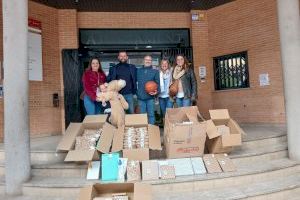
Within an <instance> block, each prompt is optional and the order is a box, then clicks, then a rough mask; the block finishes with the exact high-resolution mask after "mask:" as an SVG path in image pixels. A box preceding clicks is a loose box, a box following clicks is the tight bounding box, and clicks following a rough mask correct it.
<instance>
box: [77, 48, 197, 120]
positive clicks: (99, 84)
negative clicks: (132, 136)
mask: <svg viewBox="0 0 300 200" xmlns="http://www.w3.org/2000/svg"><path fill="white" fill-rule="evenodd" d="M118 60H119V63H118V64H116V65H115V66H113V67H110V69H109V73H108V75H107V76H106V75H105V73H104V71H103V69H102V67H101V62H100V59H99V58H91V60H90V62H89V67H88V68H87V69H86V71H85V72H84V74H83V77H82V81H83V87H84V97H83V101H84V107H85V110H86V113H87V114H88V115H95V114H101V113H103V112H104V110H105V109H106V108H107V107H109V103H108V104H106V105H105V106H103V104H101V102H97V101H96V97H97V93H98V92H101V88H105V87H104V85H105V83H108V82H110V81H112V80H119V79H122V80H125V82H126V86H125V87H124V88H123V89H122V90H121V91H120V94H122V95H123V96H124V98H125V100H126V101H127V103H128V104H129V108H128V110H127V113H129V114H133V113H134V110H135V109H134V95H136V96H137V100H138V106H139V110H140V113H147V115H148V121H149V123H150V124H154V123H155V115H154V111H155V98H156V97H157V96H158V98H159V104H160V109H161V113H162V115H163V116H164V115H165V113H166V109H167V108H172V107H173V106H174V103H176V104H177V107H187V106H191V105H192V102H195V101H196V100H197V81H196V77H195V73H194V70H193V69H192V67H191V66H190V65H189V63H188V61H187V59H186V58H185V57H184V56H183V55H177V56H176V60H175V65H174V66H173V67H171V66H170V63H169V61H168V60H167V59H162V60H161V63H160V67H159V70H157V69H154V68H153V67H152V57H151V56H150V55H147V56H145V57H144V65H143V67H142V68H138V69H137V68H136V67H135V66H134V65H132V64H128V63H127V61H128V55H127V53H126V52H125V51H121V52H119V54H118ZM148 81H154V82H155V83H156V84H157V86H158V87H157V90H156V91H152V92H150V93H147V92H146V90H145V84H146V83H147V82H148ZM175 83H176V90H175V93H174V91H173V90H172V91H170V90H171V86H172V85H173V86H172V87H174V84H175Z"/></svg>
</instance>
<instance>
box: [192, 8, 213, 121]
mask: <svg viewBox="0 0 300 200" xmlns="http://www.w3.org/2000/svg"><path fill="white" fill-rule="evenodd" d="M191 13H192V14H198V16H200V15H203V19H201V20H199V21H193V22H192V31H191V32H192V34H191V35H192V45H193V58H194V71H195V74H196V77H197V83H198V101H197V103H198V108H199V110H200V112H201V114H202V115H203V116H204V117H206V118H208V117H209V115H208V109H211V108H212V106H213V105H212V92H211V91H212V84H211V83H212V82H213V80H212V78H213V76H212V73H213V72H212V68H211V67H209V66H210V60H211V59H210V58H209V51H208V49H209V43H208V26H209V25H208V18H207V11H196V10H194V11H192V12H191ZM200 66H206V68H207V70H206V71H207V72H206V73H207V78H206V80H205V81H203V82H201V81H200V77H199V67H200Z"/></svg>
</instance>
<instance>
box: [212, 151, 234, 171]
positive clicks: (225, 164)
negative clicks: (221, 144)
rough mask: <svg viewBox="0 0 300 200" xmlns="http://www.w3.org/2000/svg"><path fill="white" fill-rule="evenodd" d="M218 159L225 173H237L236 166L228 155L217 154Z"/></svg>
mask: <svg viewBox="0 0 300 200" xmlns="http://www.w3.org/2000/svg"><path fill="white" fill-rule="evenodd" d="M216 158H217V160H218V162H219V165H220V166H221V168H222V170H223V172H235V171H236V166H235V165H234V163H233V161H232V160H231V159H230V158H229V156H228V155H227V154H217V155H216Z"/></svg>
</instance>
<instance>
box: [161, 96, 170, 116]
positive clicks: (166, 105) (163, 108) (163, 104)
mask: <svg viewBox="0 0 300 200" xmlns="http://www.w3.org/2000/svg"><path fill="white" fill-rule="evenodd" d="M159 106H160V110H161V113H162V115H163V117H164V116H165V114H166V110H167V108H172V107H173V102H172V101H170V98H169V97H166V98H161V97H159Z"/></svg>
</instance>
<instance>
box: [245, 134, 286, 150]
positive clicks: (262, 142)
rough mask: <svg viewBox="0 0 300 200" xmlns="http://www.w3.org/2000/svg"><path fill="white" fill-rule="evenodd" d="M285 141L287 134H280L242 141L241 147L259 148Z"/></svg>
mask: <svg viewBox="0 0 300 200" xmlns="http://www.w3.org/2000/svg"><path fill="white" fill-rule="evenodd" d="M286 142H287V136H286V135H281V136H276V137H271V138H263V139H256V140H250V141H243V148H251V149H253V148H254V149H255V148H260V147H264V146H272V145H278V144H282V143H286Z"/></svg>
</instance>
